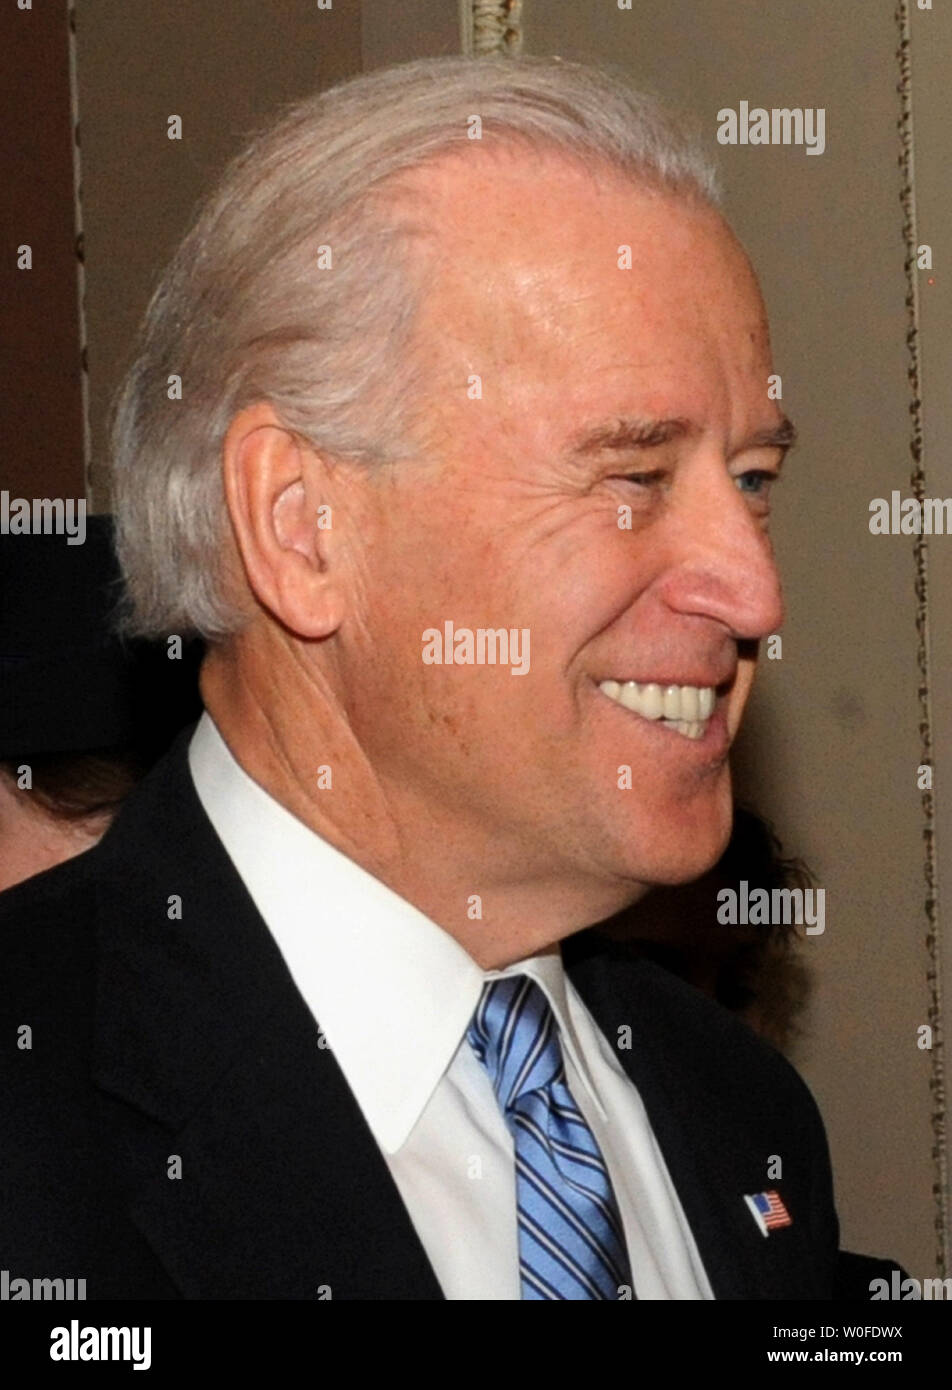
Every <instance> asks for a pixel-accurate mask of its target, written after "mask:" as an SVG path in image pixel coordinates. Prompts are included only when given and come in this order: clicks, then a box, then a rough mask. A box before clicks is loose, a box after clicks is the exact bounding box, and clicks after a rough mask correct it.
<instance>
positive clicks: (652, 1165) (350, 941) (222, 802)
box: [189, 714, 713, 1299]
mask: <svg viewBox="0 0 952 1390" xmlns="http://www.w3.org/2000/svg"><path fill="white" fill-rule="evenodd" d="M189 766H190V768H191V773H192V778H193V780H194V782H195V787H196V789H197V791H198V796H199V799H200V801H201V803H202V806H203V807H204V809H205V812H206V814H207V815H208V817H209V819H210V820H211V822H212V825H213V826H214V828H215V831H216V832H217V834H218V836H219V838H220V839H221V841H222V843H223V845H224V847H225V849H226V851H227V853H228V855H229V857H230V859H231V861H232V863H233V864H234V866H235V869H236V870H237V872H238V874H239V875H240V877H241V879H242V880H243V882H244V884H245V887H246V888H247V889H248V892H249V893H250V895H251V897H252V899H253V900H254V902H255V905H256V906H257V908H258V911H259V912H260V913H261V916H262V917H263V918H264V921H265V923H266V924H267V926H268V929H269V930H270V931H271V933H272V935H273V936H274V939H275V941H276V942H277V945H278V948H279V950H280V952H281V955H282V956H283V958H284V960H285V963H286V964H287V967H288V970H289V971H290V974H291V977H292V979H293V980H294V983H295V984H296V986H297V988H298V990H299V991H300V993H301V995H302V997H303V998H304V1000H305V1002H306V1004H307V1006H308V1008H309V1009H310V1011H311V1013H312V1015H313V1017H314V1019H315V1021H316V1022H317V1025H318V1027H319V1028H320V1030H321V1032H322V1033H323V1035H324V1038H325V1039H326V1042H327V1046H329V1047H330V1048H331V1049H332V1051H333V1053H334V1056H335V1058H336V1060H337V1062H338V1064H339V1066H340V1068H341V1070H342V1072H343V1074H344V1077H345V1078H346V1080H347V1084H348V1085H349V1087H350V1089H351V1091H352V1092H353V1094H354V1097H355V1099H356V1101H357V1104H358V1105H359V1106H360V1109H361V1111H362V1113H363V1115H364V1117H365V1119H366V1121H367V1124H368V1126H369V1127H370V1130H371V1132H372V1134H373V1136H374V1138H375V1140H376V1141H377V1143H378V1145H379V1146H380V1150H381V1153H382V1155H383V1157H384V1159H385V1161H386V1163H387V1165H388V1167H389V1169H390V1172H391V1174H392V1176H393V1179H394V1182H395V1183H396V1186H397V1188H398V1190H399V1192H400V1195H401V1197H402V1198H403V1202H404V1205H405V1206H406V1209H407V1211H408V1213H409V1215H410V1219H411V1221H412V1222H413V1225H414V1227H415V1229H416V1232H417V1234H418V1236H419V1238H420V1241H421V1243H422V1245H423V1248H424V1250H425V1251H426V1254H427V1256H428V1258H429V1260H430V1263H431V1264H432V1266H433V1269H434V1272H435V1274H436V1277H437V1280H438V1281H439V1284H440V1286H441V1288H442V1290H443V1293H444V1294H445V1296H446V1297H447V1298H448V1299H518V1298H519V1297H520V1286H519V1256H518V1237H517V1225H516V1191H515V1172H514V1163H513V1144H512V1138H511V1136H510V1134H509V1130H508V1129H507V1127H506V1123H505V1121H504V1119H503V1116H502V1112H501V1110H500V1107H499V1104H498V1102H497V1100H496V1097H495V1094H494V1092H493V1089H492V1085H491V1083H490V1080H489V1077H488V1075H487V1074H486V1072H485V1070H484V1069H483V1067H482V1065H481V1064H480V1063H479V1061H478V1060H477V1059H476V1056H475V1054H474V1053H473V1051H472V1048H471V1047H470V1045H469V1043H468V1041H467V1039H466V1029H467V1027H468V1025H469V1022H470V1020H471V1018H472V1015H473V1012H474V1010H475V1008H476V1005H477V1003H478V1001H479V997H480V994H481V992H482V989H483V985H484V984H485V982H486V981H487V980H492V979H496V978H498V977H499V976H500V975H511V974H516V973H520V974H526V975H530V976H531V977H532V979H534V980H535V981H536V982H537V983H538V984H539V986H540V987H541V988H542V989H543V991H544V992H545V994H546V996H547V997H548V1000H549V1003H550V1004H551V1006H552V1009H553V1011H554V1013H555V1017H556V1020H557V1022H558V1026H559V1035H560V1039H561V1043H562V1050H563V1055H564V1059H565V1071H566V1081H567V1084H568V1086H569V1089H570V1091H571V1092H572V1095H573V1097H574V1098H575V1101H576V1103H577V1105H578V1106H579V1109H580V1110H581V1111H582V1113H583V1114H584V1116H585V1118H586V1120H587V1121H588V1123H589V1125H590V1126H591V1129H592V1132H593V1134H594V1135H595V1138H596V1140H597V1141H598V1145H599V1147H600V1149H601V1151H602V1155H603V1157H604V1159H605V1163H606V1166H607V1168H608V1172H609V1175H610V1177H611V1181H612V1185H613V1187H614V1191H615V1197H616V1199H617V1202H618V1207H619V1211H620V1214H621V1218H622V1223H623V1226H624V1230H625V1236H626V1240H627V1244H628V1253H629V1258H630V1262H631V1272H632V1277H633V1280H634V1285H635V1289H636V1291H637V1296H638V1298H640V1299H710V1298H712V1297H713V1294H712V1292H711V1288H710V1285H709V1283H708V1280H707V1276H706V1274H705V1272H704V1268H703V1266H702V1264H701V1260H700V1256H699V1254H698V1251H697V1247H696V1245H695V1242H694V1237H693V1236H692V1234H691V1231H690V1228H689V1226H688V1223H687V1220H686V1219H685V1216H684V1212H683V1211H682V1209H681V1203H680V1201H679V1200H678V1195H677V1193H676V1192H675V1189H674V1184H673V1183H672V1181H671V1178H670V1176H669V1174H668V1170H667V1166H666V1165H665V1162H664V1159H663V1157H662V1155H661V1151H660V1149H659V1147H658V1144H657V1141H656V1139H655V1137H654V1134H653V1133H652V1130H651V1126H650V1124H649V1122H648V1117H647V1115H646V1113H645V1109H644V1106H643V1105H642V1102H641V1098H640V1096H639V1094H638V1091H637V1090H636V1088H635V1087H634V1085H633V1084H632V1083H631V1081H630V1080H629V1079H628V1077H627V1076H626V1075H625V1073H624V1071H623V1070H622V1068H621V1065H620V1064H619V1061H618V1059H617V1057H616V1056H615V1054H614V1052H613V1050H612V1047H611V1046H610V1044H609V1043H608V1042H607V1041H606V1039H605V1038H604V1037H603V1036H602V1034H601V1033H600V1031H599V1029H598V1027H597V1025H596V1024H595V1022H594V1020H593V1019H592V1017H591V1015H590V1014H589V1012H588V1010H587V1009H586V1008H585V1005H584V1004H583V1003H582V1000H581V999H580V997H579V995H578V993H577V992H576V990H575V989H574V987H573V985H572V983H571V981H570V980H569V978H568V977H567V975H566V973H565V971H564V968H563V965H562V959H561V956H560V955H559V954H558V953H557V952H552V953H549V954H545V955H540V956H534V957H532V958H530V959H528V960H524V961H519V962H517V963H516V964H514V965H510V966H507V967H506V969H505V970H488V971H484V970H482V969H481V968H480V967H479V966H478V965H477V964H476V962H475V961H474V960H473V959H472V957H471V956H470V955H468V954H467V952H466V951H465V950H464V949H463V947H462V946H461V945H460V944H459V943H458V942H457V941H456V940H455V939H454V938H453V937H451V936H450V935H449V934H448V933H447V932H445V931H444V930H443V929H442V928H441V927H439V926H437V925H436V923H434V922H432V921H431V920H430V919H429V918H428V917H426V916H424V914H423V913H422V912H420V911H418V910H417V908H415V907H414V906H413V905H412V904H411V903H409V902H406V901H405V899H403V898H401V897H399V896H398V895H397V894H396V893H394V892H393V891H392V890H391V889H390V888H388V887H386V885H385V884H383V883H382V882H381V881H380V880H379V879H377V878H374V877H373V876H372V875H371V874H369V873H368V872H367V871H366V870H365V869H362V868H361V867H360V865H359V864H357V863H355V862H354V861H353V860H352V859H349V858H347V856H346V855H344V854H342V853H341V852H340V851H339V850H337V849H335V848H334V847H333V846H332V845H330V844H328V842H327V841H326V840H324V839H322V838H321V837H320V836H319V835H317V834H315V832H314V831H313V830H310V829H309V828H308V827H307V826H306V825H304V824H303V822H302V821H299V820H298V819H297V818H296V817H295V816H293V815H292V814H291V813H290V811H288V810H286V809H285V808H284V807H283V806H281V805H280V804H279V803H278V802H277V801H275V800H274V798H273V797H271V796H269V795H268V793H267V792H265V791H264V790H263V789H262V788H261V787H260V786H258V784H257V783H256V782H254V781H253V780H252V779H251V778H250V777H249V776H248V774H247V773H246V772H245V771H244V770H243V769H242V768H241V767H240V766H239V764H238V763H237V762H236V760H235V758H234V757H233V756H232V754H231V752H230V751H229V749H228V747H227V746H226V744H225V742H224V740H223V739H222V738H221V735H220V734H219V732H218V730H217V728H216V727H215V725H214V723H213V722H212V720H211V718H210V717H209V715H208V714H205V715H204V716H203V717H202V719H201V721H200V722H199V725H198V728H197V729H196V731H195V734H194V736H193V738H192V741H191V744H190V746H189ZM329 795H330V793H329Z"/></svg>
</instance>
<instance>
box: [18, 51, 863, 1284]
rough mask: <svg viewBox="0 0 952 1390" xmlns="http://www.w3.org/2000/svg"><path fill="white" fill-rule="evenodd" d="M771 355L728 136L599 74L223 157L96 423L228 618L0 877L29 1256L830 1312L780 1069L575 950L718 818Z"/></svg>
mask: <svg viewBox="0 0 952 1390" xmlns="http://www.w3.org/2000/svg"><path fill="white" fill-rule="evenodd" d="M475 137H478V138H475ZM770 371H771V363H770V356H769V348H768V339H767V329H766V323H765V318H764V309H763V305H762V303H761V299H760V296H759V293H758V290H757V287H756V283H755V280H754V277H753V274H752V272H751V270H750V267H749V264H748V262H747V260H746V257H745V256H744V253H743V251H742V250H741V248H740V247H739V246H738V244H737V242H736V241H735V239H734V237H733V236H732V234H731V233H730V231H729V229H728V228H727V226H726V225H725V223H724V221H723V219H722V217H721V215H720V213H719V212H718V211H717V208H716V206H715V205H714V202H713V193H712V184H711V178H710V174H709V172H708V170H707V169H706V166H705V165H704V163H703V161H702V160H701V159H700V158H699V156H697V155H696V154H695V153H694V152H693V151H692V150H691V148H690V147H689V146H688V145H687V144H685V142H684V140H683V139H682V138H681V137H680V136H679V135H678V134H677V132H676V131H674V130H673V129H672V128H671V127H670V126H669V125H668V123H667V122H666V120H665V119H664V118H663V116H662V115H661V114H660V113H659V112H657V111H656V110H655V108H654V107H653V106H652V105H651V104H650V103H648V102H646V101H645V100H644V99H643V98H641V97H639V96H638V95H637V94H634V93H631V92H629V91H628V89H627V88H626V87H625V86H624V85H623V84H621V83H619V82H617V81H616V80H615V79H613V78H609V77H607V76H606V75H604V74H600V73H597V72H593V71H591V70H589V69H586V68H584V67H576V66H575V65H570V64H563V63H561V62H560V61H559V60H557V59H552V60H547V59H546V60H544V59H533V60H524V61H519V62H508V61H500V62H495V61H480V62H469V61H467V60H465V59H450V60H436V61H423V62H419V63H414V64H411V65H408V66H406V67H403V68H397V69H393V70H390V71H387V72H382V73H377V74H374V75H372V76H370V77H366V78H362V79H358V80H356V81H354V82H352V83H349V84H346V85H345V86H343V87H341V88H339V89H337V90H335V91H333V92H331V93H329V94H327V95H326V96H324V97H322V98H319V99H315V100H312V101H308V102H305V103H304V104H303V105H302V106H300V107H299V108H297V109H296V110H294V111H292V112H291V113H290V114H289V115H288V116H287V117H286V119H285V120H284V122H283V123H282V124H281V125H280V126H279V127H277V128H276V129H275V130H274V131H273V132H271V133H270V134H265V135H264V136H263V137H261V138H260V139H259V140H258V141H256V142H255V143H254V144H253V145H252V146H251V147H250V149H249V150H248V151H247V152H246V153H245V155H244V156H243V157H242V158H241V159H240V160H239V161H238V162H237V163H236V165H235V166H234V167H233V168H232V169H231V170H230V171H229V172H228V174H227V175H226V178H225V180H224V182H223V184H222V186H221V187H220V188H219V190H217V192H216V193H215V194H214V195H213V197H212V198H211V199H210V200H209V202H208V204H207V205H206V207H205V209H204V210H203V212H202V214H201V216H200V218H199V220H198V221H197V223H196V225H195V227H194V228H193V229H192V231H191V232H190V234H189V236H188V237H187V238H186V239H185V241H184V242H183V244H182V247H181V248H180V250H179V252H178V254H177V256H176V258H175V261H174V262H173V264H172V266H171V267H170V269H169V271H168V272H167V275H166V277H165V279H164V281H163V284H162V287H161V288H160V290H159V292H158V293H157V295H156V297H155V298H154V300H153V303H152V305H151V307H150V311H149V315H148V317H147V322H146V325H145V328H144V332H143V335H142V340H141V342H140V346H139V356H138V359H137V362H136V364H135V367H134V368H133V370H132V372H131V374H130V377H129V379H128V381H127V383H126V386H125V388H124V391H123V394H122V396H121V398H120V400H119V404H118V410H117V414H116V422H115V434H114V466H115V490H116V497H117V499H118V500H117V510H118V519H119V527H120V555H121V558H122V561H123V566H124V571H125V575H126V579H127V583H128V587H129V593H130V595H131V603H132V605H133V620H134V622H135V624H136V625H137V627H138V629H139V630H140V631H147V632H151V633H153V634H160V633H173V632H174V633H182V632H183V631H198V632H201V633H202V634H203V635H204V636H205V637H206V638H207V639H209V641H210V643H211V649H210V653H209V655H208V657H207V659H206V662H205V665H204V667H203V671H202V691H203V696H204V702H205V706H206V711H207V713H206V715H205V716H203V718H202V720H201V721H200V723H199V725H198V727H197V729H196V731H195V734H194V736H193V737H192V738H191V741H188V740H187V739H183V740H182V741H180V743H179V745H178V746H177V747H176V748H175V749H174V750H173V751H172V753H171V754H170V755H169V757H168V758H167V759H166V760H165V761H164V762H163V763H161V764H160V765H159V767H158V768H157V769H156V770H155V771H154V772H153V774H152V775H151V776H150V778H149V779H148V780H147V782H146V783H145V784H144V785H143V786H142V787H141V788H139V789H138V790H137V792H136V793H135V794H134V795H133V796H132V797H131V798H130V799H129V802H128V803H127V805H126V807H125V808H124V811H123V813H122V815H121V816H120V817H119V819H118V821H117V823H116V824H115V825H114V827H113V828H112V830H111V831H110V833H109V834H108V835H107V836H106V838H105V839H104V841H103V842H102V844H101V845H100V846H99V847H98V848H97V849H96V850H94V851H92V852H91V853H90V854H88V855H86V856H83V857H82V858H80V859H79V860H77V861H75V862H74V864H73V865H72V866H69V867H66V868H63V869H60V870H56V871H54V872H53V873H51V874H48V875H45V876H43V877H42V878H40V879H38V880H36V882H35V885H34V886H33V887H31V888H29V889H21V890H16V891H14V892H13V893H11V894H9V895H7V898H6V899H5V901H4V903H3V924H4V926H5V928H6V930H5V933H4V950H5V952H7V953H8V958H9V959H10V961H11V962H12V964H11V966H10V979H11V984H10V985H9V986H8V987H7V996H8V1003H10V1002H12V1006H13V1015H14V1016H15V1020H16V1023H17V1025H20V1026H27V1027H29V1028H30V1029H31V1030H32V1031H31V1035H30V1036H31V1037H32V1039H33V1042H32V1051H24V1050H21V1051H20V1052H19V1053H18V1054H16V1055H14V1056H11V1055H10V1052H11V1049H10V1048H9V1046H8V1056H7V1070H8V1072H9V1076H8V1077H7V1078H5V1081H4V1094H6V1095H7V1096H11V1097H12V1099H10V1100H8V1101H7V1102H6V1105H7V1106H8V1107H12V1109H11V1113H10V1114H9V1115H8V1117H7V1122H6V1123H5V1124H4V1126H3V1132H4V1134H5V1139H4V1141H3V1142H4V1146H5V1154H4V1167H5V1169H6V1171H7V1173H8V1174H9V1173H10V1172H11V1170H12V1173H13V1175H14V1178H13V1182H12V1185H11V1189H10V1190H11V1191H12V1192H13V1193H14V1194H15V1195H14V1196H13V1197H12V1198H11V1200H10V1202H9V1208H10V1209H9V1211H8V1212H5V1213H4V1219H3V1221H2V1222H0V1228H2V1229H3V1230H4V1232H5V1235H4V1237H3V1241H4V1248H3V1250H2V1252H0V1254H2V1263H3V1264H4V1265H5V1266H6V1267H7V1268H10V1269H14V1268H15V1269H16V1270H17V1272H18V1273H22V1274H23V1275H29V1274H34V1275H37V1274H42V1273H43V1272H44V1271H47V1270H48V1269H54V1268H55V1270H63V1271H66V1272H72V1271H75V1274H76V1275H77V1276H82V1277H85V1278H86V1279H87V1288H88V1297H90V1298H93V1297H95V1298H104V1297H110V1296H117V1295H118V1296H123V1297H129V1296H133V1297H187V1298H237V1297H252V1298H269V1297H270V1298H296V1299H306V1298H319V1297H333V1298H361V1299H393V1298H439V1297H447V1298H452V1299H466V1298H473V1299H518V1298H526V1299H546V1300H547V1299H560V1298H565V1299H583V1298H596V1299H602V1298H622V1299H626V1298H630V1297H632V1296H634V1297H636V1298H641V1299H645V1298H647V1299H709V1298H712V1297H714V1298H722V1299H723V1298H726V1299H732V1298H733V1299H740V1298H788V1297H797V1298H799V1297H805V1298H828V1297H830V1295H831V1289H832V1280H833V1269H834V1262H835V1251H836V1233H837V1227H836V1218H835V1214H834V1210H833V1205H832V1196H831V1178H830V1171H829V1163H828V1157H827V1152H826V1145H825V1140H824V1136H823V1131H822V1125H821V1123H820V1120H819V1117H818V1114H817V1111H816V1108H815V1106H814V1104H813V1102H812V1100H811V1098H810V1096H809V1094H808V1092H807V1091H806V1088H805V1087H804V1086H803V1084H802V1082H800V1080H799V1079H798V1078H797V1077H796V1075H795V1073H794V1072H793V1071H792V1070H791V1069H790V1068H789V1067H788V1066H787V1064H786V1063H785V1062H783V1061H782V1059H780V1057H779V1056H778V1055H777V1054H775V1053H774V1052H772V1051H771V1050H770V1049H768V1048H766V1047H765V1046H764V1045H763V1044H762V1043H760V1042H759V1041H758V1040H757V1039H756V1038H755V1037H754V1036H753V1035H752V1034H751V1033H750V1032H749V1030H748V1029H747V1028H746V1027H745V1025H744V1024H742V1023H740V1022H738V1021H736V1020H734V1019H732V1018H731V1017H730V1016H729V1015H728V1014H727V1013H726V1012H725V1011H722V1010H721V1009H720V1008H719V1007H718V1006H717V1005H715V1004H712V1003H710V1002H709V1001H708V1000H706V999H704V998H703V997H702V996H700V995H699V994H698V993H696V992H695V991H694V990H692V989H691V988H690V987H688V986H686V985H683V984H681V983H680V982H679V981H676V980H674V979H672V978H669V977H667V976H666V975H665V974H664V973H663V972H662V971H660V970H659V969H657V968H655V967H652V966H650V965H648V964H646V963H638V962H636V961H632V960H630V959H628V958H627V957H626V956H625V955H624V954H623V953H622V952H621V951H618V950H617V949H613V948H612V947H611V945H610V944H607V943H604V942H602V941H600V940H599V938H598V937H596V936H595V935H593V934H592V933H585V934H584V935H582V936H576V934H577V933H579V932H581V931H582V930H583V929H584V928H586V927H588V926H590V925H591V924H593V923H597V922H598V921H600V920H601V919H604V918H606V917H607V916H609V915H610V914H611V913H613V912H615V911H617V910H618V909H620V908H621V907H623V906H624V905H625V904H627V903H631V902H633V901H635V900H636V899H637V898H638V897H639V896H641V895H642V894H643V893H645V892H646V891H647V890H648V889H649V888H650V886H651V885H653V884H672V883H678V882H683V881H687V880H689V879H692V878H695V877H697V876H698V875H700V874H701V873H703V872H704V871H705V870H706V869H708V868H709V867H710V866H711V865H712V864H713V863H714V862H715V860H716V859H717V858H718V856H719V854H720V853H721V851H722V849H723V847H724V845H725V843H726V840H727V837H728V834H729V830H730V819H731V794H730V775H729V770H728V750H729V747H730V743H731V740H732V739H733V737H734V734H735V733H736V730H737V727H738V724H739V722H740V718H741V714H742V711H743V707H744V704H745V702H746V699H747V695H748V692H749V689H750V684H751V680H752V677H753V671H754V661H755V654H756V644H757V642H758V640H759V639H760V638H762V637H764V636H765V635H766V634H768V633H770V632H772V631H773V630H774V629H775V628H776V627H777V626H778V624H779V623H780V620H781V599H780V590H779V585H778V579H777V575H776V572H775V569H774V562H773V559H772V555H771V549H770V543H769V540H768V535H767V520H768V513H769V488H770V485H771V483H772V481H773V480H774V478H775V477H776V475H777V473H778V471H779V469H780V465H781V460H782V457H783V454H784V451H785V449H786V448H787V447H788V446H789V444H790V443H791V439H792V431H791V427H790V425H789V423H788V422H787V421H786V420H785V419H784V418H783V417H782V415H781V414H780V412H779V410H778V408H777V406H776V404H775V403H774V402H772V401H771V400H769V399H768V395H767V377H768V374H769V373H770ZM172 377H178V378H180V380H181V387H182V389H181V392H180V393H179V392H177V391H175V392H173V391H170V390H169V380H170V378H172ZM179 395H180V396H181V399H179V398H178V397H179ZM170 397H171V398H170ZM626 769H627V770H628V771H627V772H626V771H625V770H626ZM573 938H574V939H573ZM7 1036H8V1037H9V1036H11V1034H10V1033H9V1032H8V1033H7ZM765 1212H767V1213H768V1214H769V1213H771V1212H772V1213H773V1215H772V1216H771V1219H770V1223H769V1224H768V1222H767V1220H766V1218H765V1214H764V1213H765ZM768 1230H769V1231H770V1232H771V1234H770V1236H769V1239H765V1238H764V1237H765V1235H767V1232H768Z"/></svg>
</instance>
